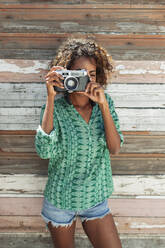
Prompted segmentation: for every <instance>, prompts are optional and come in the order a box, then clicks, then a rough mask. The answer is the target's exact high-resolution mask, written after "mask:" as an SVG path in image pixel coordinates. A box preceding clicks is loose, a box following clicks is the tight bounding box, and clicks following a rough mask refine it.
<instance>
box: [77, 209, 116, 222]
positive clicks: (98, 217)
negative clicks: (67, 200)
mask: <svg viewBox="0 0 165 248" xmlns="http://www.w3.org/2000/svg"><path fill="white" fill-rule="evenodd" d="M108 214H111V210H110V209H109V210H108V211H107V212H105V213H104V214H103V215H101V216H95V217H91V218H88V217H81V216H79V217H80V219H81V222H83V221H88V220H96V219H102V218H103V217H105V216H106V215H108Z"/></svg>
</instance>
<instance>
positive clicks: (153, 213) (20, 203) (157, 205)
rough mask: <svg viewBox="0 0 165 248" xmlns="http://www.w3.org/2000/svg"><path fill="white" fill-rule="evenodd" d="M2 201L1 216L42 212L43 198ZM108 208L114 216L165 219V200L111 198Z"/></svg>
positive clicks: (20, 198)
mask: <svg viewBox="0 0 165 248" xmlns="http://www.w3.org/2000/svg"><path fill="white" fill-rule="evenodd" d="M0 201H1V205H0V216H37V215H40V212H41V210H42V203H43V197H3V196H2V197H0ZM29 202H30V204H29ZM108 206H109V208H110V209H111V212H112V214H113V216H122V217H130V216H131V217H156V218H158V217H165V208H164V206H165V199H127V198H124V199H118V198H117V199H111V198H110V199H108ZM158 209H159V211H158Z"/></svg>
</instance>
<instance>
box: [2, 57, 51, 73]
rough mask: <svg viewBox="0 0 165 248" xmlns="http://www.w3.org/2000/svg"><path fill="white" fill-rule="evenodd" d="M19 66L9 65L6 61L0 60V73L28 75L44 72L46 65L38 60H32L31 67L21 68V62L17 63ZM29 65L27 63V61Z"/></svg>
mask: <svg viewBox="0 0 165 248" xmlns="http://www.w3.org/2000/svg"><path fill="white" fill-rule="evenodd" d="M19 63H20V66H18V65H16V64H13V63H10V62H9V61H7V60H3V59H1V60H0V65H1V66H0V72H14V73H24V74H29V73H39V72H40V70H41V69H44V70H46V69H47V67H48V66H47V64H46V63H45V62H41V61H39V60H32V61H31V66H29V67H27V66H26V67H22V66H21V61H19ZM28 63H29V61H28Z"/></svg>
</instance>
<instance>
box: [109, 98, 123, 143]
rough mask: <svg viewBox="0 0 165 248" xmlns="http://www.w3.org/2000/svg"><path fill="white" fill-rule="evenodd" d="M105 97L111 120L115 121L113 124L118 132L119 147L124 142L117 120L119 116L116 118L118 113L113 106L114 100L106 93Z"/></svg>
mask: <svg viewBox="0 0 165 248" xmlns="http://www.w3.org/2000/svg"><path fill="white" fill-rule="evenodd" d="M106 98H107V101H108V104H109V109H110V112H111V115H112V118H113V121H114V123H115V126H116V130H117V132H118V134H119V135H120V141H121V142H120V147H122V145H123V143H124V136H123V134H122V132H121V130H120V122H119V118H118V115H117V113H116V111H115V106H114V102H113V100H112V98H111V97H110V96H109V95H108V94H106Z"/></svg>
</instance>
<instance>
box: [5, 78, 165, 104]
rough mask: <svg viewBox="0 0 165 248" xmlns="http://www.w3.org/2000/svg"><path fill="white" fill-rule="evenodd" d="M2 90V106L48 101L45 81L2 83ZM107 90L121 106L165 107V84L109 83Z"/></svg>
mask: <svg viewBox="0 0 165 248" xmlns="http://www.w3.org/2000/svg"><path fill="white" fill-rule="evenodd" d="M0 91H1V92H2V93H1V98H0V106H1V107H5V108H6V107H12V108H13V107H16V108H17V107H41V106H42V105H43V104H45V102H46V96H47V91H46V85H45V83H0ZM105 92H107V93H109V95H111V97H112V99H113V100H114V102H115V106H116V107H119V108H123V107H126V108H127V107H129V108H139V107H141V108H145V107H150V108H164V107H165V102H164V96H165V84H157V83H156V84H149V83H147V84H125V85H123V84H109V85H108V87H107V89H106V91H105ZM6 95H8V98H7V99H6Z"/></svg>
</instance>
